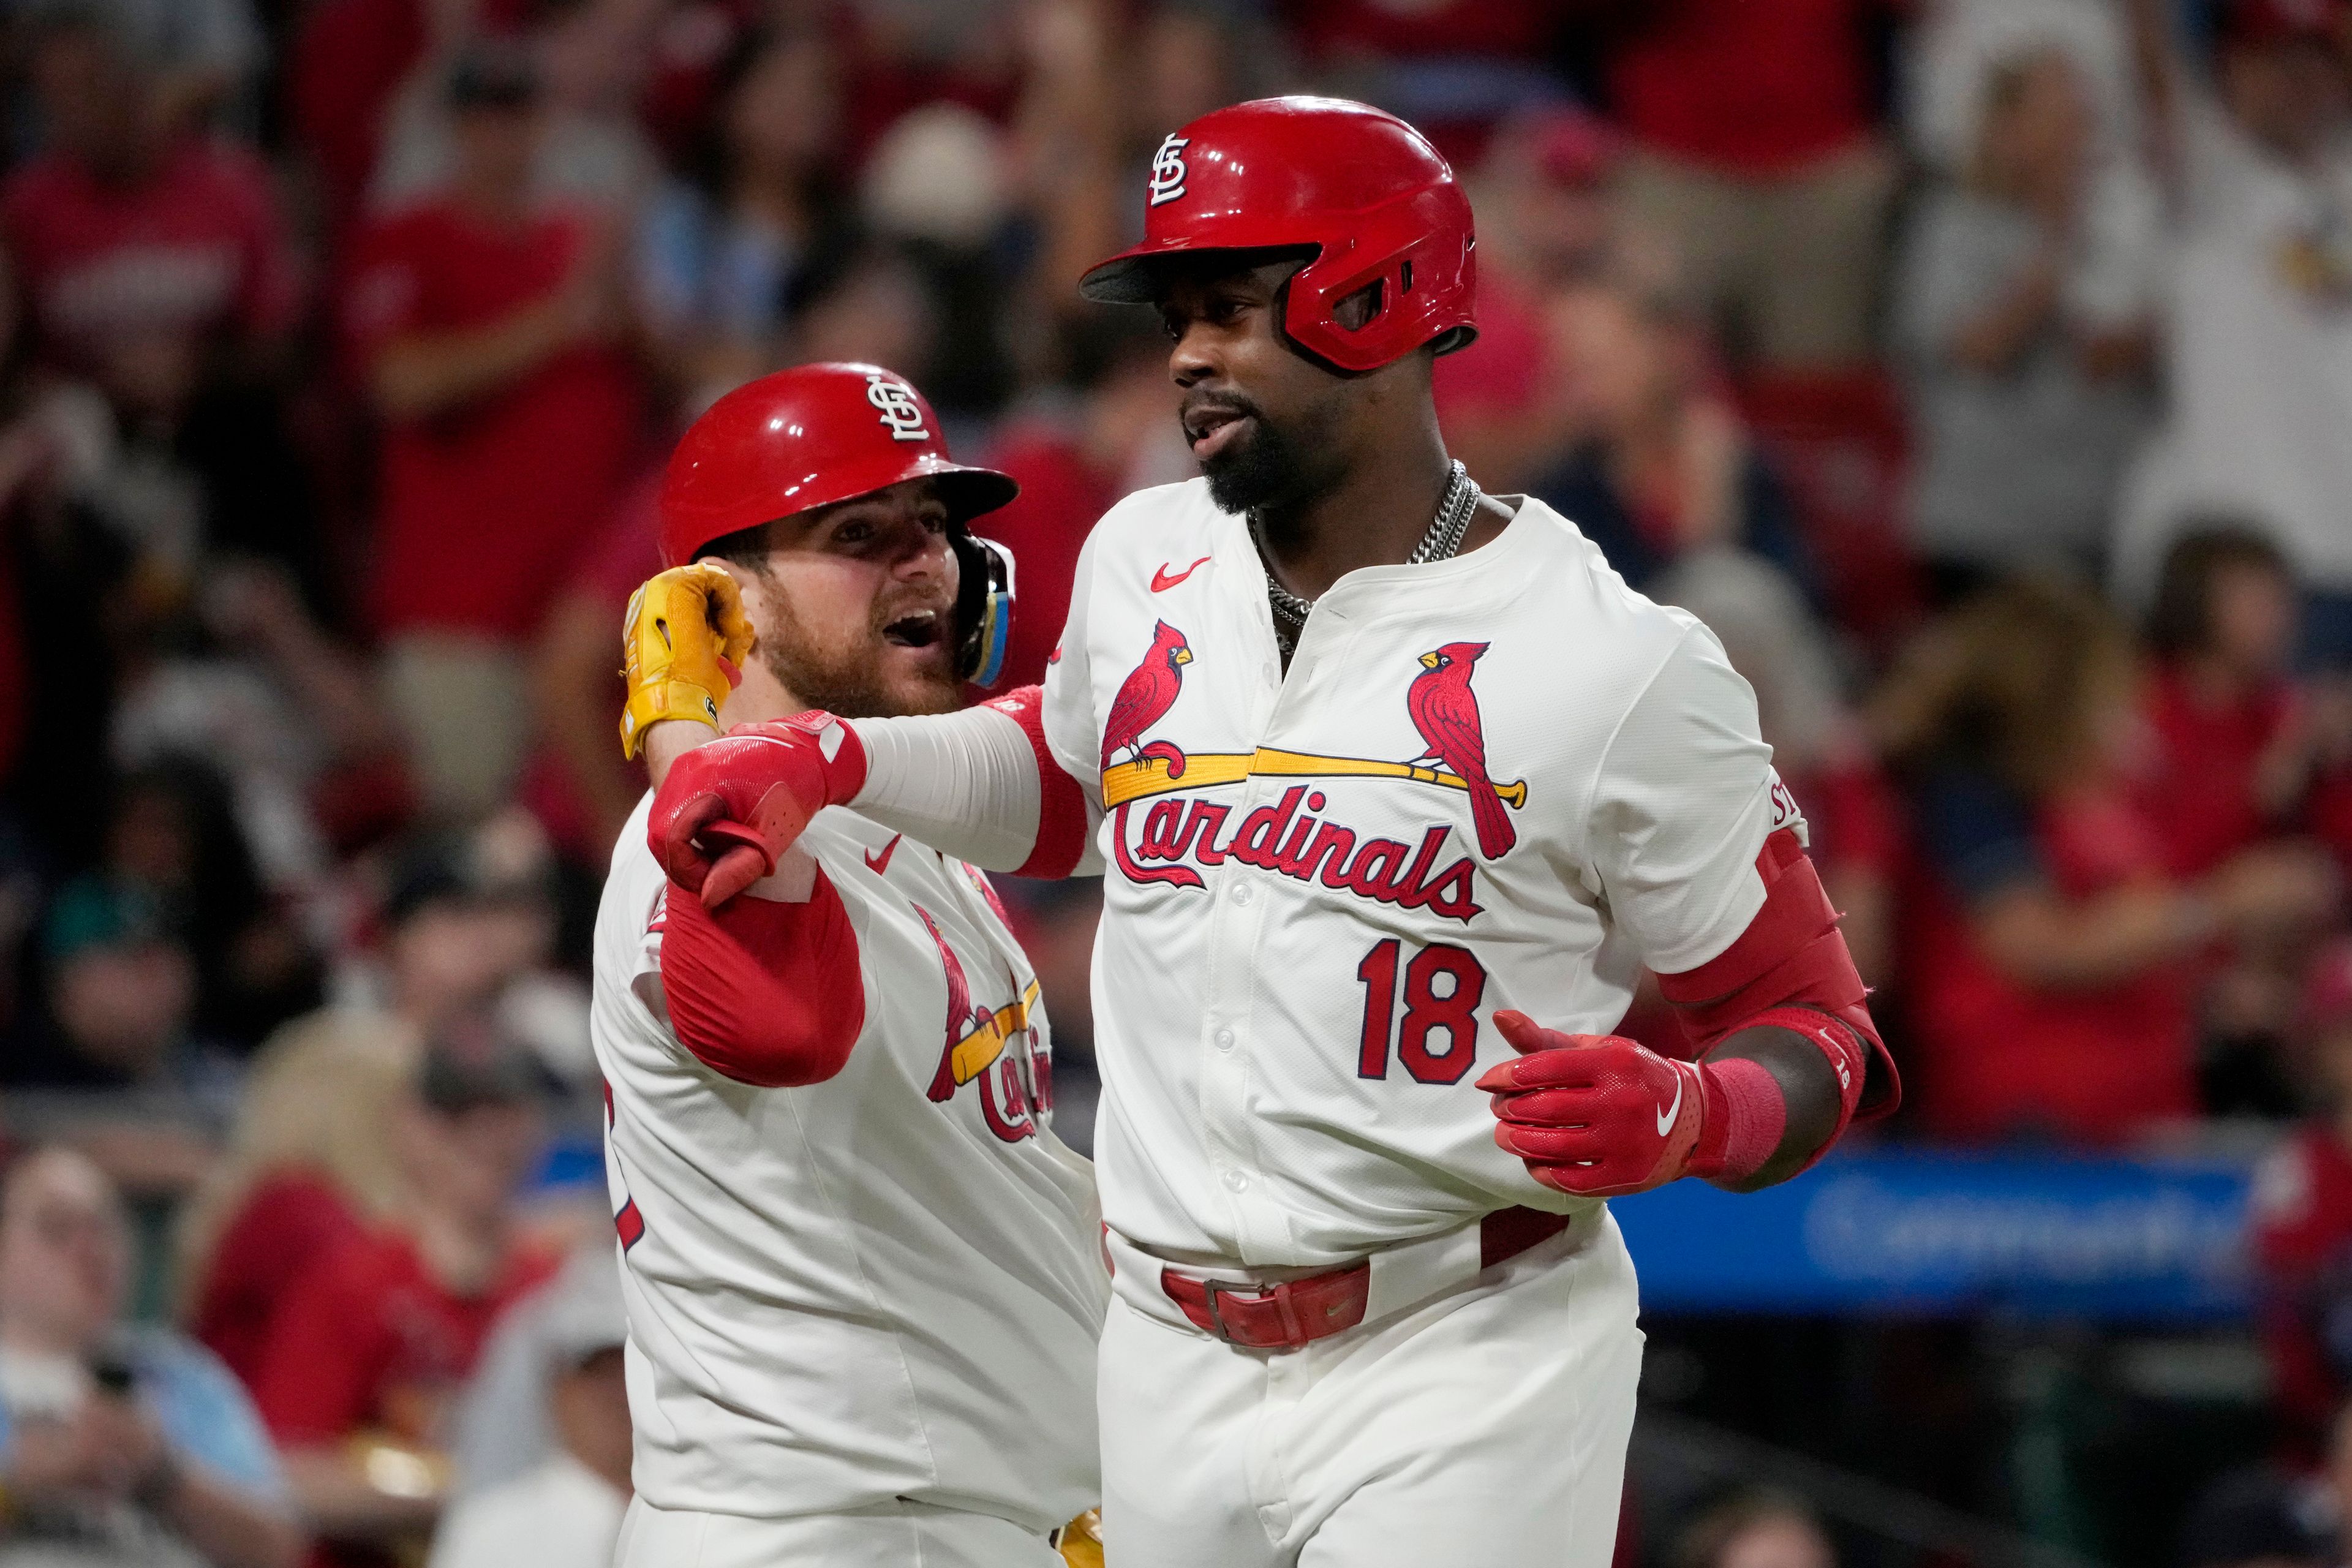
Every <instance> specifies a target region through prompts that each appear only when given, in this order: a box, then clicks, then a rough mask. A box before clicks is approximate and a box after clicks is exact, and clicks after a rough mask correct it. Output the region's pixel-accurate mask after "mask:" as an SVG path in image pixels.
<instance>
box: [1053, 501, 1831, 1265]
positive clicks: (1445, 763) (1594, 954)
mask: <svg viewBox="0 0 2352 1568" xmlns="http://www.w3.org/2000/svg"><path fill="white" fill-rule="evenodd" d="M1516 506H1517V516H1516V518H1515V519H1514V520H1513V521H1511V523H1510V524H1509V525H1508V526H1507V527H1506V528H1505V529H1504V531H1503V532H1502V533H1501V535H1500V536H1499V537H1497V538H1496V539H1495V540H1494V541H1492V542H1489V543H1488V544H1486V546H1485V547H1484V548H1482V549H1479V550H1475V551H1473V552H1470V553H1468V554H1465V555H1462V556H1458V557H1456V558H1454V559H1453V560H1451V561H1446V562H1442V563H1436V564H1433V565H1424V566H1407V565H1395V566H1379V567H1371V568H1367V569H1365V570H1361V571H1357V572H1352V573H1349V574H1348V575H1347V576H1345V577H1343V578H1341V579H1340V580H1339V582H1338V583H1337V584H1334V585H1333V586H1332V588H1331V589H1330V591H1329V592H1328V593H1327V594H1325V595H1323V597H1322V598H1321V599H1320V600H1319V601H1318V603H1317V605H1316V607H1315V612H1314V615H1313V616H1312V617H1311V618H1310V619H1309V620H1308V622H1307V627H1306V631H1305V633H1304V636H1303V637H1302V638H1301V641H1300V644H1299V647H1298V649H1297V654H1296V656H1295V657H1294V658H1293V660H1292V663H1291V666H1290V669H1289V671H1288V674H1287V676H1285V674H1284V672H1283V669H1282V665H1281V661H1280V658H1279V656H1278V654H1277V652H1276V647H1275V640H1274V627H1273V620H1272V616H1271V614H1270V612H1269V610H1268V608H1267V605H1266V598H1265V581H1266V580H1265V572H1264V569H1263V567H1262V566H1261V565H1260V563H1259V561H1258V557H1257V553H1256V551H1255V547H1254V546H1253V545H1252V543H1251V541H1250V537H1249V532H1248V530H1247V528H1246V526H1245V525H1244V522H1243V521H1242V520H1241V519H1240V518H1238V517H1235V516H1232V515H1230V514H1228V513H1225V512H1223V511H1221V510H1218V508H1217V507H1216V506H1215V504H1214V503H1213V502H1212V501H1211V500H1210V499H1209V493H1208V488H1207V483H1206V481H1205V480H1193V481H1192V482H1190V483H1187V484H1181V485H1171V486H1167V487H1163V488H1160V489H1150V490H1144V491H1141V492H1139V493H1138V494H1136V495H1134V496H1131V497H1129V499H1128V500H1125V501H1123V502H1121V503H1120V504H1119V505H1118V506H1117V507H1115V508H1113V509H1112V510H1111V511H1110V512H1109V513H1108V515H1106V516H1105V517H1104V519H1103V521H1102V522H1101V523H1100V524H1099V525H1098V526H1097V528H1096V530H1095V532H1094V535H1093V537H1092V539H1091V540H1090V541H1089V542H1088V543H1087V548H1086V551H1085V553H1084V555H1083V556H1082V557H1081V559H1080V562H1079V564H1078V570H1077V579H1076V584H1075V585H1074V588H1073V593H1072V599H1071V610H1070V619H1069V623H1068V626H1067V627H1066V631H1065V633H1064V637H1063V640H1062V645H1061V647H1060V649H1059V650H1058V652H1057V654H1056V656H1055V663H1054V664H1053V665H1052V666H1051V667H1050V668H1049V670H1048V673H1047V676H1046V681H1045V728H1046V736H1047V740H1048V742H1049V744H1050V745H1051V746H1052V748H1053V750H1054V752H1055V757H1056V759H1057V760H1058V761H1059V762H1060V763H1061V764H1062V765H1063V766H1064V767H1065V768H1066V769H1067V770H1068V771H1069V772H1070V773H1072V774H1074V775H1075V776H1076V777H1077V778H1079V779H1081V780H1082V781H1087V784H1088V788H1089V789H1090V790H1092V791H1094V792H1097V797H1098V800H1099V803H1100V804H1101V805H1102V806H1103V807H1104V808H1105V812H1106V816H1105V818H1104V821H1103V823H1102V826H1101V828H1100V830H1099V831H1100V847H1101V850H1102V854H1103V858H1104V860H1105V861H1106V863H1107V865H1108V870H1107V871H1106V872H1105V875H1104V884H1105V885H1104V915H1103V921H1102V925H1101V929H1100V934H1099V936H1098V938H1097V946H1096V952H1095V975H1094V985H1095V994H1096V995H1097V996H1098V997H1103V998H1108V999H1111V1002H1112V1005H1108V1006H1107V1007H1104V1008H1103V1009H1101V1010H1100V1013H1099V1016H1097V1020H1096V1039H1097V1056H1098V1058H1099V1061H1100V1064H1101V1068H1102V1077H1103V1089H1104V1093H1103V1100H1102V1108H1101V1110H1100V1112H1099V1113H1098V1121H1097V1131H1096V1134H1095V1137H1096V1152H1097V1160H1098V1162H1099V1168H1100V1172H1101V1185H1102V1200H1103V1211H1104V1215H1105V1218H1106V1219H1107V1220H1108V1222H1109V1224H1110V1226H1111V1227H1112V1229H1114V1230H1116V1231H1117V1232H1118V1233H1119V1234H1120V1235H1121V1236H1123V1237H1126V1238H1127V1239H1128V1240H1129V1241H1132V1242H1134V1243H1135V1244H1136V1245H1137V1246H1139V1247H1143V1248H1145V1249H1147V1250H1149V1251H1150V1252H1153V1253H1156V1254H1157V1255H1159V1256H1160V1257H1162V1258H1169V1259H1171V1260H1174V1261H1179V1262H1192V1263H1198V1264H1215V1263H1225V1264H1238V1265H1241V1266H1244V1267H1247V1268H1274V1267H1291V1266H1322V1265H1328V1264H1336V1263H1343V1262H1346V1261H1349V1260H1351V1259H1354V1258H1360V1257H1362V1256H1363V1255H1364V1254H1365V1253H1367V1252H1368V1251H1370V1250H1373V1249H1376V1248H1379V1247H1384V1246H1387V1245H1391V1244H1393V1243H1396V1242H1400V1241H1404V1240H1408V1239H1411V1238H1413V1237H1423V1236H1428V1235H1432V1234H1434V1233H1436V1232H1439V1231H1442V1230H1444V1229H1446V1228H1447V1227H1449V1226H1454V1225H1456V1224H1459V1223H1461V1222H1463V1221H1464V1220H1465V1219H1467V1218H1469V1217H1470V1216H1473V1215H1478V1214H1482V1213H1485V1212H1486V1211H1488V1210H1492V1209H1495V1208H1497V1207H1501V1206H1505V1205H1512V1204H1525V1205H1531V1206H1535V1207H1539V1208H1547V1209H1551V1210H1555V1211H1572V1210H1574V1209H1576V1208H1579V1207H1580V1206H1583V1205H1584V1204H1585V1203H1588V1202H1590V1200H1578V1199H1573V1198H1570V1197H1567V1196H1564V1195H1563V1194H1559V1193H1557V1192H1554V1191H1552V1190H1551V1189H1549V1188H1548V1187H1543V1186H1540V1185H1538V1184H1537V1183H1536V1182H1535V1181H1534V1179H1533V1178H1532V1177H1531V1176H1529V1175H1528V1171H1527V1169H1526V1167H1525V1166H1524V1165H1523V1164H1522V1163H1520V1161H1519V1160H1518V1159H1517V1158H1516V1157H1515V1156H1513V1155H1510V1154H1508V1153H1506V1152H1503V1151H1502V1150H1501V1149H1499V1148H1497V1147H1496V1145H1495V1142H1494V1131H1495V1119H1494V1115H1493V1112H1492V1111H1491V1110H1490V1109H1489V1107H1488V1104H1487V1097H1486V1095H1484V1094H1481V1093H1479V1092H1478V1091H1477V1090H1476V1089H1475V1088H1473V1087H1472V1085H1473V1083H1474V1082H1475V1079H1477V1077H1478V1075H1479V1073H1480V1072H1481V1071H1483V1070H1484V1069H1485V1068H1487V1067H1489V1066H1492V1065H1493V1064H1494V1063H1495V1062H1496V1061H1498V1060H1502V1059H1504V1058H1507V1057H1508V1056H1509V1055H1510V1047H1509V1046H1508V1045H1507V1043H1505V1041H1504V1040H1503V1038H1502V1037H1501V1036H1500V1035H1498V1034H1497V1033H1496V1031H1495V1029H1494V1027H1493V1026H1492V1023H1491V1019H1492V1016H1493V1015H1494V1013H1495V1012H1496V1010H1497V1009H1498V1008H1504V1007H1516V1008H1518V1009H1520V1010H1522V1011H1524V1012H1526V1013H1527V1014H1528V1015H1529V1016H1532V1017H1533V1018H1535V1019H1536V1020H1537V1021H1538V1022H1539V1023H1542V1024H1546V1025H1549V1026H1553V1027H1555V1028H1559V1029H1565V1030H1569V1031H1572V1032H1583V1033H1605V1032H1607V1031H1608V1030H1610V1029H1612V1028H1613V1027H1614V1026H1616V1025H1617V1023H1618V1022H1619V1020H1620V1019H1622V1017H1623V1016H1624V1013H1625V1009H1626V1006H1627V1005H1628V1004H1629V1002H1630V1001H1631V999H1632V995H1633V985H1634V984H1635V982H1636V980H1637V978H1638V976H1639V972H1640V970H1641V969H1642V968H1643V966H1644V965H1647V966H1649V967H1650V968H1652V969H1654V970H1657V971H1659V972H1662V973H1675V972H1679V971H1683V970H1687V969H1692V968H1696V966H1697V965H1699V964H1701V963H1705V962H1706V961H1707V960H1708V959H1711V958H1713V957H1715V956H1716V955H1717V953H1719V952H1722V951H1723V950H1724V949H1726V948H1727V947H1728V946H1729V945H1730V944H1731V942H1733V941H1734V940H1735V939H1736V938H1737V937H1738V935H1739V933H1740V932H1741V931H1744V930H1745V929H1746V928H1747V926H1748V922H1749V921H1750V920H1752V919H1753V918H1754V916H1755V914H1756V912H1757V910H1758V909H1759V907H1760V906H1761V904H1762V901H1763V896H1764V889H1763V883H1762V880H1761V879H1760V878H1759V876H1758V874H1757V871H1756V859H1757V856H1758V853H1759V850H1760V849H1761V848H1762V847H1763V843H1764V839H1765V837H1766V836H1767V835H1768V834H1769V832H1770V831H1771V830H1772V829H1773V828H1774V827H1776V826H1783V825H1788V824H1791V823H1795V822H1796V821H1797V816H1796V810H1795V807H1794V805H1793V804H1792V803H1791V802H1790V799H1789V796H1788V794H1787V792H1786V791H1785V790H1784V789H1782V788H1781V786H1780V782H1779V780H1778V779H1777V778H1776V776H1775V775H1774V773H1773V771H1772V768H1771V764H1770V752H1769V749H1768V748H1767V747H1766V746H1765V745H1764V743H1763V742H1762V741H1761V740H1760V739H1759V736H1758V732H1757V723H1756V703H1755V698H1754V695H1753V693H1752V692H1751V691H1750V690H1749V689H1748V685H1747V683H1746V682H1745V681H1743V680H1742V679H1740V678H1739V677H1738V675H1737V674H1736V673H1734V671H1733V670H1732V668H1731V666H1730V664H1729V663H1728V661H1727V660H1726V658H1724V655H1723V650H1722V648H1721V647H1720V646H1719V645H1718V644H1717V642H1716V640H1715V637H1713V635H1712V634H1710V633H1709V632H1708V631H1707V630H1706V627H1705V626H1701V625H1700V624H1699V623H1698V622H1697V621H1696V619H1694V618H1693V617H1692V616H1688V615H1686V614H1684V613H1683V612H1681V611H1679V610H1674V609H1668V608H1665V607H1664V606H1661V605H1656V604H1654V603H1652V602H1651V601H1650V600H1648V599H1645V598H1643V596H1641V595H1638V594H1636V593H1634V592H1633V591H1632V590H1631V589H1629V588H1628V587H1626V586H1625V584H1624V583H1623V581H1622V579H1620V578H1619V577H1618V576H1617V574H1615V573H1614V572H1612V570H1611V569H1610V568H1609V566H1608V564H1607V563H1605V562H1604V561H1603V560H1602V559H1601V552H1599V551H1598V550H1597V549H1596V548H1594V546H1593V545H1592V544H1591V543H1590V542H1588V541H1586V540H1585V539H1584V537H1583V536H1582V535H1581V534H1580V533H1579V532H1577V531H1576V529H1575V528H1574V527H1573V526H1572V525H1571V524H1570V523H1569V522H1568V521H1567V520H1565V519H1564V518H1562V517H1561V516H1560V515H1559V513H1557V512H1555V511H1553V510H1551V509H1550V508H1549V507H1546V506H1545V505H1543V504H1542V503H1541V502H1539V501H1535V500H1517V502H1516ZM1799 830H1800V831H1801V825H1800V826H1799Z"/></svg>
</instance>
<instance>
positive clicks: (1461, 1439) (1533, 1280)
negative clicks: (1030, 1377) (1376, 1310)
mask: <svg viewBox="0 0 2352 1568" xmlns="http://www.w3.org/2000/svg"><path fill="white" fill-rule="evenodd" d="M1580 1237H1589V1239H1581V1240H1580ZM1120 1283H1121V1285H1122V1286H1123V1287H1129V1286H1130V1285H1131V1282H1130V1281H1128V1280H1125V1279H1122V1280H1121V1282H1120ZM1638 1305H1639V1303H1638V1300H1637V1297H1636V1293H1635V1289H1634V1283H1633V1259H1632V1258H1629V1257H1627V1256H1626V1252H1625V1244H1624V1242H1623V1240H1622V1237H1620V1236H1619V1235H1618V1231H1617V1225H1616V1222H1615V1220H1614V1219H1612V1218H1610V1217H1609V1216H1608V1215H1606V1214H1605V1213H1604V1214H1603V1215H1601V1224H1600V1226H1597V1227H1595V1228H1594V1229H1592V1230H1591V1231H1590V1232H1586V1231H1584V1227H1581V1226H1580V1227H1578V1230H1576V1231H1571V1232H1569V1233H1566V1234H1563V1235H1561V1236H1558V1237H1553V1238H1552V1239H1551V1240H1549V1241H1547V1242H1545V1243H1543V1244H1542V1245H1541V1246H1538V1247H1533V1248H1530V1249H1529V1250H1528V1251H1527V1252H1525V1253H1522V1254H1521V1255H1519V1256H1518V1257H1517V1258H1512V1259H1510V1260H1509V1261H1507V1262H1506V1263H1503V1264H1500V1265H1498V1266H1497V1267H1496V1268H1492V1269H1489V1270H1487V1271H1486V1273H1484V1274H1482V1275H1480V1276H1479V1278H1478V1280H1477V1282H1476V1283H1475V1284H1474V1285H1472V1286H1470V1287H1469V1288H1468V1289H1464V1290H1461V1291H1458V1292H1456V1293H1454V1294H1452V1295H1448V1296H1444V1297H1441V1298H1439V1299H1438V1300H1433V1301H1431V1302H1427V1303H1425V1304H1423V1305H1422V1306H1420V1307H1418V1308H1414V1309H1412V1310H1407V1311H1403V1312H1400V1313H1396V1314H1393V1315H1392V1316H1391V1317H1389V1318H1387V1319H1384V1320H1382V1321H1377V1322H1370V1323H1363V1324H1360V1325H1358V1326H1357V1327H1356V1328H1353V1329H1350V1330H1349V1331H1346V1332H1344V1333H1339V1334H1335V1335H1333V1336H1331V1337H1330V1338H1329V1339H1326V1340H1318V1341H1317V1342H1314V1343H1312V1344H1308V1345H1306V1346H1303V1347H1301V1348H1300V1349H1297V1350H1294V1351H1278V1352H1276V1351H1249V1350H1240V1349H1236V1348H1234V1346H1231V1345H1228V1344H1226V1343H1224V1342H1222V1341H1220V1340H1216V1339H1213V1338H1211V1337H1210V1336H1208V1335H1206V1334H1203V1333H1201V1332H1199V1331H1196V1330H1193V1329H1191V1328H1189V1327H1188V1328H1183V1329H1179V1328H1176V1327H1173V1326H1171V1325H1170V1324H1169V1323H1167V1322H1165V1321H1161V1319H1160V1318H1159V1317H1157V1316H1151V1315H1147V1314H1146V1313H1145V1312H1143V1311H1141V1310H1138V1309H1137V1308H1136V1307H1135V1306H1133V1305H1131V1304H1130V1303H1129V1302H1128V1301H1127V1300H1125V1299H1124V1292H1123V1291H1122V1294H1121V1295H1120V1296H1116V1297H1114V1298H1113V1300H1112V1302H1111V1309H1110V1319H1109V1321H1108V1325H1107V1326H1106V1328H1105V1331H1104V1334H1103V1342H1102V1353H1101V1377H1100V1382H1099V1384H1098V1387H1097V1395H1096V1397H1097V1403H1098V1405H1100V1408H1101V1412H1102V1441H1103V1492H1104V1501H1103V1532H1104V1544H1105V1547H1106V1548H1107V1552H1108V1560H1109V1561H1110V1563H1113V1564H1115V1565H1116V1568H1202V1564H1205V1563H1214V1564H1215V1565H1216V1568H1430V1565H1431V1564H1433V1563H1510V1564H1512V1565H1513V1568H1607V1565H1608V1563H1609V1560H1610V1555H1611V1552H1612V1550H1613V1548H1614V1546H1615V1542H1616V1535H1617V1507H1618V1502H1619V1499H1620V1495H1621V1492H1622V1487H1623V1483H1624V1474H1625V1444H1626V1440H1627V1438H1628V1437H1629V1436H1631V1435H1632V1433H1633V1391H1634V1384H1635V1383H1636V1381H1637V1380H1638V1378H1639V1375H1640V1372H1641V1363H1642V1332H1641V1330H1640V1329H1639V1328H1637V1327H1636V1326H1635V1323H1634V1319H1635V1316H1636V1313H1637V1309H1638Z"/></svg>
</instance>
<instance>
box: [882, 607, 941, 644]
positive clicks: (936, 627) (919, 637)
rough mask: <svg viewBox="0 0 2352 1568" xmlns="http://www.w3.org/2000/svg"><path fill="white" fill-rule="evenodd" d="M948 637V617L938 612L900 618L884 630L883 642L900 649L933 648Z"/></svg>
mask: <svg viewBox="0 0 2352 1568" xmlns="http://www.w3.org/2000/svg"><path fill="white" fill-rule="evenodd" d="M946 635H947V617H946V616H942V615H940V612H939V611H937V610H917V611H916V612H914V613H913V614H912V615H907V616H899V617H898V619H897V620H895V621H892V622H891V623H890V624H889V625H887V626H884V627H883V628H882V637H883V640H884V641H886V642H890V643H894V644H896V645H897V646H898V647H936V646H938V644H939V642H940V639H941V638H942V637H945V636H946Z"/></svg>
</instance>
